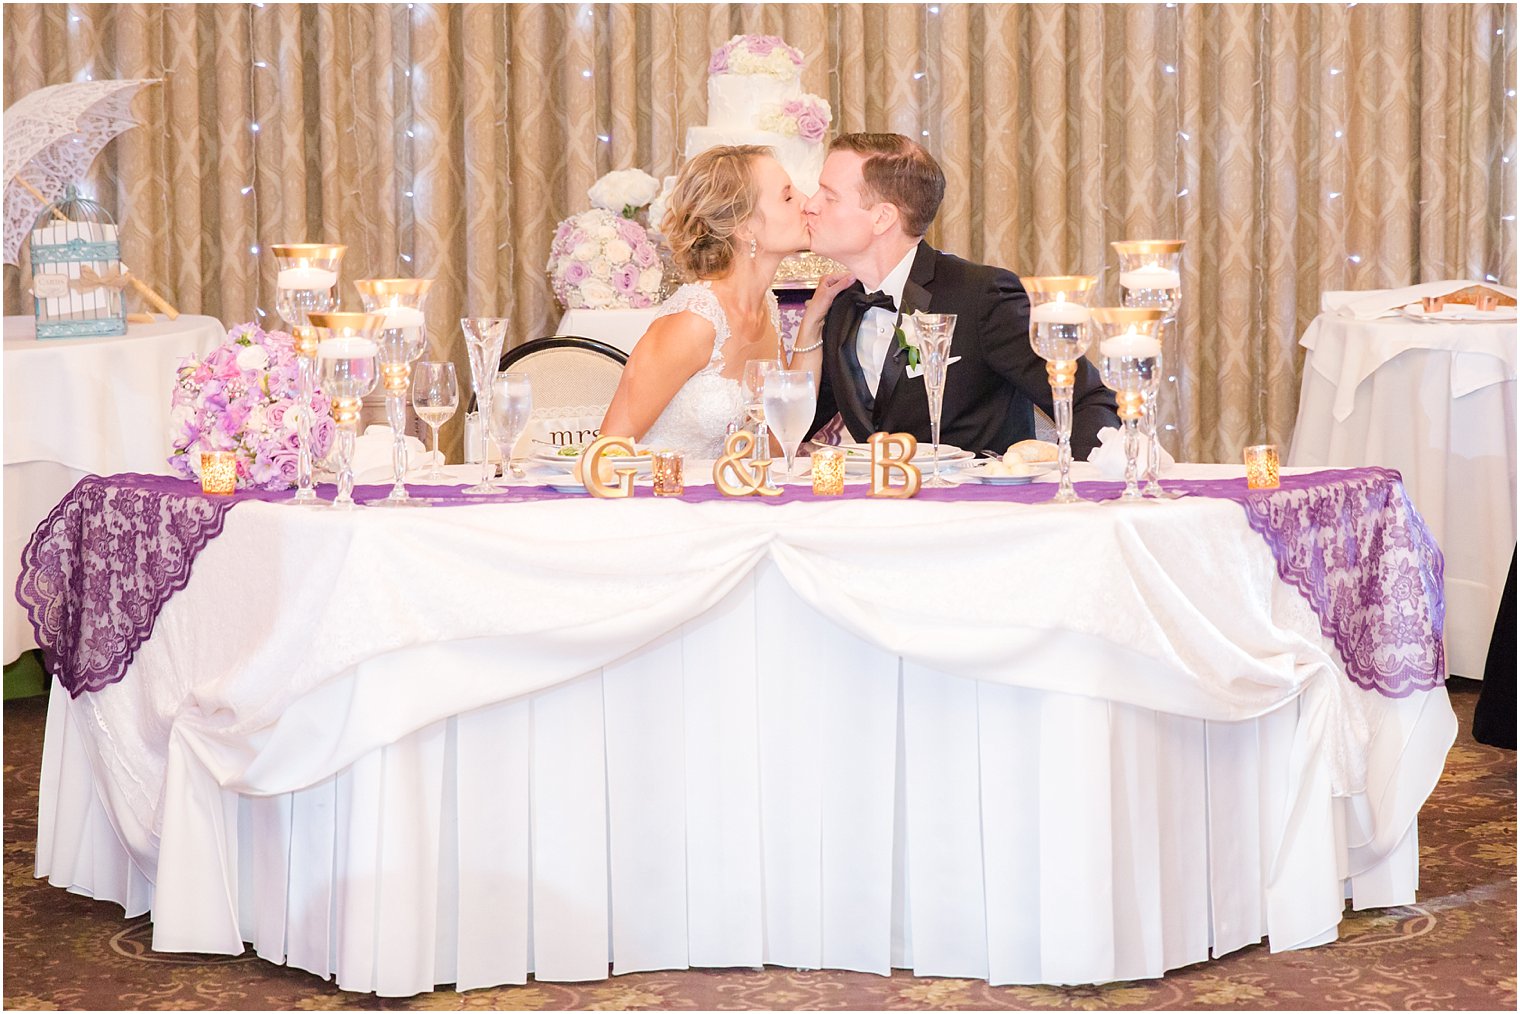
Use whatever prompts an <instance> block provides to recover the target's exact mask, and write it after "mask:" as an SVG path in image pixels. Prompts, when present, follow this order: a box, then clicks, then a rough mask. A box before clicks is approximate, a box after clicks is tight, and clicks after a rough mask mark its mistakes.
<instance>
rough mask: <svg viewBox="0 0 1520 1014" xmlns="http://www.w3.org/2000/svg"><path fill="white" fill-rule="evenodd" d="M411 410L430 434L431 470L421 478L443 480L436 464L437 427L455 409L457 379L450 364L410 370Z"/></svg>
mask: <svg viewBox="0 0 1520 1014" xmlns="http://www.w3.org/2000/svg"><path fill="white" fill-rule="evenodd" d="M412 409H413V410H414V411H415V412H416V413H417V418H418V419H421V420H422V421H423V422H425V423H427V424H428V427H429V428H430V429H432V431H433V467H432V469H431V470H430V471H429V472H428V473H427V475H425V476H424V477H423V478H425V479H429V480H433V481H436V480H438V479H447V478H448V477H449V476H448V473H447V472H445V471H444V470H443V468H442V466H441V465H440V464H439V461H438V427H440V426H442V425H443V424H444V423H446V422H448V421H449V420H450V419H452V418H454V413H455V412H456V411H458V409H459V376H458V374H457V373H455V371H454V364H453V363H435V362H423V363H418V364H417V365H416V367H414V368H413V370H412Z"/></svg>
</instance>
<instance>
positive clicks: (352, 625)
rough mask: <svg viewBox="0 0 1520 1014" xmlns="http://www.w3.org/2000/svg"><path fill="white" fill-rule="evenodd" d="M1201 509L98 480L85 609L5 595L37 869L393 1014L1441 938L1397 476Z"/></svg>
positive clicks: (1223, 476) (1407, 541) (1206, 485)
mask: <svg viewBox="0 0 1520 1014" xmlns="http://www.w3.org/2000/svg"><path fill="white" fill-rule="evenodd" d="M691 471H692V472H696V471H697V469H692V470H691ZM1177 474H1178V475H1179V476H1181V477H1184V478H1191V479H1196V480H1199V483H1198V484H1197V485H1195V486H1193V487H1189V488H1190V491H1191V493H1192V495H1189V496H1187V497H1185V498H1184V499H1180V500H1176V501H1169V502H1165V503H1141V504H1124V503H1118V502H1115V501H1112V500H1109V501H1106V502H1089V503H1084V504H1079V505H1074V506H1071V507H1058V506H1055V505H1052V504H1049V503H1041V502H1035V501H1038V500H1039V499H1041V497H1045V498H1048V495H1049V484H1048V483H1036V484H1034V485H1033V486H1029V487H1016V488H1014V490H1013V491H1010V492H1009V493H1008V495H1007V496H1006V497H1003V496H1002V495H1001V494H1000V493H999V491H997V490H994V489H993V488H992V487H982V488H981V490H980V491H978V492H977V494H976V495H972V496H970V498H969V499H963V500H957V499H955V496H954V493H953V491H934V492H935V493H936V494H939V495H937V496H935V497H927V496H926V497H922V498H920V499H916V500H913V501H905V502H886V501H875V500H867V499H861V498H858V497H857V498H846V499H842V500H813V499H811V498H810V497H808V496H805V495H796V494H794V493H789V495H788V496H787V497H786V498H784V499H785V500H786V501H787V502H783V503H780V504H774V503H761V502H753V501H751V502H732V501H722V502H718V501H714V500H711V499H705V498H703V497H702V495H701V493H700V491H698V492H697V494H696V495H694V496H693V497H692V500H693V501H694V502H684V503H683V502H671V501H664V500H657V499H654V498H652V497H649V496H647V495H640V496H638V497H636V498H634V499H632V500H626V501H616V502H615V501H593V500H589V499H585V498H581V499H575V498H554V497H548V496H542V495H540V493H541V492H542V491H540V490H538V489H524V490H518V491H514V492H513V493H511V494H509V496H510V497H511V499H510V500H508V498H507V497H503V501H504V502H495V503H483V504H476V505H473V506H466V507H443V506H440V507H436V508H433V509H427V510H411V511H382V510H360V511H357V512H353V513H348V514H343V513H338V512H328V511H320V510H318V511H303V510H294V509H289V508H285V507H282V506H278V505H275V504H271V503H267V502H264V501H263V500H261V499H260V498H258V497H250V498H243V499H240V501H239V502H238V503H236V504H235V505H233V506H230V507H229V506H227V504H226V501H222V502H221V506H219V507H204V505H202V506H201V507H195V506H194V505H193V504H190V503H189V502H190V501H200V500H201V499H202V498H200V497H199V495H198V493H194V494H184V495H181V494H179V493H172V494H171V493H162V495H161V491H160V489H159V487H156V486H154V485H153V484H154V483H159V484H160V485H162V484H163V483H166V482H167V480H146V479H145V480H141V481H139V480H133V479H131V478H130V477H123V478H120V479H113V480H104V481H97V482H95V483H94V485H92V486H90V487H89V488H85V487H84V486H82V487H81V489H79V490H76V491H75V494H71V497H78V498H82V499H83V500H84V501H87V503H86V505H85V508H84V509H82V510H81V511H76V512H75V513H74V514H72V515H71V514H69V513H68V512H67V511H65V510H64V509H63V508H62V507H61V508H60V511H58V512H55V517H54V519H50V521H49V523H48V525H45V526H44V529H46V530H47V531H51V532H53V533H54V534H55V535H56V536H57V539H56V540H55V541H54V542H53V543H50V545H52V546H53V549H54V550H58V548H59V547H60V546H62V547H64V549H65V550H66V549H67V545H66V544H67V543H68V539H69V534H68V533H69V532H71V531H74V529H71V528H70V527H69V526H70V525H71V524H74V523H75V522H73V521H70V520H69V518H70V517H78V518H80V519H81V520H80V521H78V524H83V525H86V526H87V527H86V529H85V530H86V533H87V536H86V537H87V538H89V539H100V540H101V541H99V543H98V544H94V545H92V546H91V547H88V548H89V550H90V553H94V554H96V555H94V556H90V555H88V554H86V556H84V557H79V558H78V559H77V560H76V563H77V565H78V568H79V569H78V570H77V573H78V574H79V575H80V580H79V582H78V584H77V586H71V587H75V588H76V591H77V593H78V594H77V595H75V596H74V597H73V598H70V597H69V595H67V594H64V593H63V592H61V591H60V588H61V587H62V585H59V584H58V582H57V581H56V580H54V585H53V586H51V590H49V586H48V580H51V579H50V578H48V575H49V574H50V573H51V574H53V578H56V574H57V573H62V572H63V571H57V570H56V569H55V571H48V570H47V568H46V567H45V566H41V565H39V567H40V569H38V570H34V571H33V572H31V575H30V577H29V576H28V575H26V574H24V575H23V581H22V590H23V598H25V599H26V600H27V601H28V603H29V604H30V605H31V606H32V607H33V608H34V610H35V612H34V614H33V616H34V620H36V621H38V622H40V623H41V624H42V626H43V627H44V628H45V629H46V630H49V631H55V632H58V636H57V637H54V636H53V635H51V634H50V635H48V636H47V637H45V638H44V639H45V640H47V641H49V642H50V643H51V644H52V646H53V648H54V649H55V650H54V653H53V654H51V655H50V656H49V658H50V661H52V662H53V663H55V664H60V663H59V660H64V662H66V664H64V665H62V668H63V669H64V670H66V671H64V672H61V673H60V676H61V678H60V680H59V681H58V682H55V684H54V687H53V690H52V698H51V701H50V706H49V713H48V725H47V732H46V741H45V744H44V757H43V772H42V784H41V791H40V802H39V814H38V842H37V867H36V872H37V875H38V876H45V877H47V878H48V879H49V880H50V882H52V883H53V884H55V885H58V886H60V887H64V888H67V889H69V890H71V891H75V892H77V893H82V894H86V895H89V896H92V897H95V898H100V899H108V900H111V901H114V902H116V903H118V904H120V905H122V906H123V908H124V909H125V910H126V912H127V914H128V915H129V916H136V915H140V914H142V913H144V912H151V913H152V917H153V946H154V947H155V948H156V949H159V950H166V951H199V952H211V953H240V952H241V951H242V950H243V948H244V942H245V941H248V942H251V943H252V945H253V946H254V948H255V949H256V950H257V952H258V953H259V954H260V955H261V956H263V957H264V958H266V959H268V960H270V961H275V962H283V963H288V964H290V965H293V966H296V967H299V968H303V969H308V970H310V971H312V972H315V973H316V974H318V975H322V976H324V977H326V976H336V979H337V982H338V985H339V986H341V987H342V988H344V989H350V990H363V991H374V992H376V993H379V994H382V995H409V994H413V993H416V992H419V991H423V990H429V989H432V988H434V987H435V986H437V985H440V984H453V985H455V986H456V988H458V989H469V988H473V987H480V986H489V985H496V984H502V983H515V982H523V981H525V980H526V978H527V976H528V975H530V974H532V975H535V976H536V977H538V978H540V979H544V980H557V981H569V980H584V979H601V978H605V977H606V976H607V975H608V974H609V965H610V971H611V973H612V974H618V973H623V972H629V971H637V970H646V969H659V968H687V967H697V966H704V967H705V966H757V965H760V964H763V963H770V964H780V965H788V966H794V967H802V968H818V967H828V968H842V969H857V970H865V971H871V972H877V973H881V974H887V973H888V972H889V971H890V970H891V969H892V968H894V967H903V968H910V969H912V970H914V971H915V972H916V973H918V974H921V975H951V976H976V977H979V978H985V979H987V980H989V981H991V982H993V983H1034V982H1044V983H1075V982H1101V981H1108V980H1114V979H1131V978H1142V977H1151V976H1158V975H1161V974H1163V973H1164V972H1165V971H1166V970H1168V969H1170V968H1175V967H1178V966H1181V965H1185V964H1189V963H1192V962H1198V961H1203V960H1207V959H1208V958H1209V957H1210V956H1211V955H1213V956H1217V955H1221V954H1224V953H1228V952H1229V951H1232V950H1235V949H1238V948H1240V947H1244V946H1247V945H1249V944H1252V943H1255V942H1257V941H1259V940H1261V939H1263V938H1265V939H1266V940H1267V941H1268V942H1269V944H1270V946H1271V947H1272V948H1273V950H1284V949H1290V948H1298V947H1307V946H1313V945H1315V944H1319V943H1323V942H1326V941H1328V940H1331V939H1333V938H1334V937H1335V935H1336V926H1337V923H1338V922H1339V920H1340V918H1341V914H1342V911H1343V908H1344V905H1345V903H1346V900H1347V899H1348V898H1349V899H1350V901H1351V903H1352V904H1353V905H1354V906H1356V907H1358V908H1363V907H1369V906H1387V905H1402V904H1408V903H1411V902H1412V901H1413V900H1414V892H1415V888H1416V886H1417V883H1418V868H1417V861H1418V831H1417V821H1416V814H1417V812H1418V810H1419V807H1420V805H1421V804H1422V803H1423V801H1424V800H1425V798H1426V797H1427V795H1428V794H1429V792H1430V790H1431V789H1432V787H1433V786H1434V784H1435V782H1436V779H1437V778H1438V776H1439V774H1440V771H1441V767H1442V764H1443V762H1444V758H1445V754H1446V751H1447V749H1448V747H1449V746H1450V745H1451V742H1452V739H1453V736H1454V735H1455V719H1454V716H1453V714H1452V711H1451V708H1450V705H1449V703H1448V701H1447V698H1446V693H1445V688H1444V686H1443V685H1442V679H1443V677H1444V662H1443V661H1442V659H1441V644H1440V634H1441V615H1440V614H1441V603H1440V591H1439V572H1440V563H1439V554H1438V553H1436V552H1435V551H1434V549H1433V544H1431V543H1430V542H1429V541H1428V539H1427V538H1426V533H1425V532H1424V529H1423V525H1422V524H1421V523H1420V522H1419V519H1418V516H1417V515H1415V514H1414V513H1413V511H1412V510H1410V509H1409V508H1408V502H1407V498H1405V497H1404V494H1403V490H1402V486H1401V485H1400V484H1399V483H1398V480H1397V477H1396V475H1394V474H1393V473H1388V472H1383V471H1380V470H1355V471H1349V472H1325V473H1316V474H1314V475H1309V476H1288V477H1285V480H1284V488H1283V490H1282V491H1280V492H1279V494H1262V495H1256V494H1252V495H1251V496H1247V495H1245V494H1244V493H1243V491H1242V490H1241V487H1243V485H1244V484H1243V481H1242V480H1241V479H1240V478H1239V475H1240V470H1239V469H1238V468H1230V467H1226V466H1187V467H1180V468H1179V469H1178V472H1177ZM1093 475H1094V473H1093V472H1092V471H1090V470H1089V468H1088V466H1085V465H1079V466H1077V471H1076V477H1077V478H1078V479H1079V480H1082V479H1086V478H1090V477H1092V476H1093ZM534 478H535V477H534V476H532V475H530V481H533V480H534ZM1211 482H1212V484H1211ZM1078 488H1079V491H1081V492H1084V493H1085V494H1087V495H1094V496H1096V495H1100V494H1101V495H1104V496H1110V495H1112V494H1113V493H1114V492H1115V488H1114V484H1105V483H1090V482H1082V483H1080V484H1079V487H1078ZM123 491H125V492H123ZM371 492H377V493H380V494H381V495H383V492H384V491H383V490H381V489H379V488H375V489H374V490H372V491H371ZM414 492H423V490H422V489H421V488H420V487H418V488H414ZM641 492H647V491H641ZM1015 494H1017V495H1015ZM1035 494H1037V495H1035ZM92 498H93V499H92ZM1021 498H1022V501H1023V502H1020V501H1021ZM67 503H68V502H67V501H66V504H67ZM171 503H176V504H178V506H177V507H175V508H174V510H175V511H176V512H177V513H174V514H173V516H174V518H175V522H176V525H177V526H178V527H176V528H175V529H174V532H175V538H174V539H170V538H168V537H167V536H165V537H164V538H162V539H158V540H156V541H155V540H153V539H149V540H147V541H146V542H140V543H137V545H139V546H140V547H144V548H140V550H139V553H140V554H141V558H140V559H139V560H138V565H134V564H133V563H132V562H131V561H130V554H129V559H128V562H127V563H126V564H124V565H122V566H121V567H120V568H119V569H116V570H113V569H112V568H113V567H117V565H118V564H120V563H121V560H120V559H119V558H118V557H119V552H118V551H119V550H120V547H122V546H128V545H132V544H133V542H132V532H133V531H139V532H140V531H144V530H148V529H153V527H154V526H155V525H157V524H158V521H157V520H156V519H157V514H156V512H157V511H159V510H160V509H165V510H167V508H166V507H165V506H164V505H166V504H171ZM192 507H193V508H194V509H195V510H200V511H202V513H200V514H198V515H195V516H192V515H191V514H190V511H191V509H192ZM166 516H167V515H166ZM91 518H93V519H95V520H94V521H90V520H89V519H91ZM102 519H104V520H102ZM49 525H50V526H52V527H51V528H49V527H48V526H49ZM90 525H93V526H94V527H89V526H90ZM144 526H146V528H145V527H144ZM47 531H42V530H40V534H44V535H45V534H47ZM102 532H106V533H109V534H110V536H111V537H110V538H101V533H102ZM1337 533H1339V534H1337ZM1347 533H1350V534H1347ZM176 539H177V540H178V541H175V540H176ZM43 541H44V542H45V541H46V540H43ZM39 544H40V543H38V542H36V541H35V540H34V545H39ZM103 546H108V547H109V548H105V549H103V548H101V547H103ZM1316 547H1317V548H1316ZM197 551H198V555H197ZM60 552H61V550H60ZM64 555H67V554H66V553H65V554H64ZM148 556H151V557H152V559H153V560H154V564H153V567H154V568H156V570H154V571H153V573H154V575H155V580H159V581H160V582H161V583H167V585H168V586H169V587H170V589H171V590H172V588H175V587H178V588H180V590H178V591H173V593H172V594H168V595H167V596H166V597H165V598H164V600H163V601H161V602H156V601H149V600H148V598H147V597H146V596H145V595H144V594H142V593H141V587H142V586H141V584H139V585H133V584H131V582H132V581H138V580H139V579H140V578H142V577H143V574H144V573H146V571H144V566H145V565H143V564H142V560H143V559H146V558H147V557H148ZM189 557H193V567H192V566H191V561H190V559H189ZM113 561H114V562H113ZM53 566H54V567H55V568H56V567H61V566H64V564H62V563H59V562H58V561H57V560H55V561H54V564H53ZM150 569H151V568H150ZM113 582H114V583H113ZM64 584H67V582H64ZM101 601H111V602H114V603H115V604H116V606H117V607H118V608H119V609H120V610H125V613H124V614H121V615H126V614H130V622H120V623H116V625H115V626H114V627H113V626H112V625H111V624H112V622H115V621H114V620H113V619H112V617H107V616H105V615H104V612H103V611H102V610H99V609H96V608H94V607H92V606H90V603H92V602H101ZM81 603H83V604H84V605H83V606H82V605H81ZM155 608H156V613H155V612H154V610H155ZM59 610H62V612H61V613H60V612H59ZM70 610H73V612H70ZM112 616H113V617H116V616H118V614H112ZM80 623H83V624H85V629H87V630H88V631H89V636H88V637H74V638H73V640H70V639H69V638H70V635H69V634H67V631H70V630H79V629H81V628H80V627H79V624H80Z"/></svg>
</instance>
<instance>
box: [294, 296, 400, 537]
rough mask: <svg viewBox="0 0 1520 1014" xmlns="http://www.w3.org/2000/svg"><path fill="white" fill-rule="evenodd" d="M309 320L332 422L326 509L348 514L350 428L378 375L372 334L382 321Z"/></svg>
mask: <svg viewBox="0 0 1520 1014" xmlns="http://www.w3.org/2000/svg"><path fill="white" fill-rule="evenodd" d="M310 319H311V324H312V326H313V327H315V328H316V329H317V332H318V335H319V337H320V338H321V339H322V343H321V345H320V346H318V348H317V361H318V362H319V363H320V364H321V369H322V390H323V391H324V392H325V393H326V394H327V396H328V397H329V398H331V399H332V409H333V422H335V423H337V424H338V453H337V464H338V469H337V471H338V495H337V497H336V498H334V500H333V503H332V505H333V508H334V509H336V510H353V509H354V507H355V506H357V505H356V504H355V503H354V430H355V429H356V428H357V426H358V423H359V409H360V406H361V403H362V400H363V398H364V396H365V395H366V394H368V393H369V392H371V391H373V390H374V389H375V381H376V380H377V379H378V377H379V364H378V359H379V355H380V347H379V346H378V345H376V344H375V342H374V337H373V336H374V334H375V332H376V331H378V330H380V327H381V325H382V324H384V322H385V318H384V317H381V316H380V315H379V314H378V313H313V314H311V315H310Z"/></svg>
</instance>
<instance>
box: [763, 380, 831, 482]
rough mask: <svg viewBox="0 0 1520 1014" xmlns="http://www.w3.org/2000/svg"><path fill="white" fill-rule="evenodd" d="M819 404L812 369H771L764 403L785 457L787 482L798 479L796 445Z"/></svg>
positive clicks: (768, 423)
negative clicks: (795, 473) (794, 470)
mask: <svg viewBox="0 0 1520 1014" xmlns="http://www.w3.org/2000/svg"><path fill="white" fill-rule="evenodd" d="M817 401H818V394H817V391H816V389H815V388H814V386H813V371H812V370H771V371H770V372H768V373H767V374H766V375H765V382H764V384H763V386H762V390H761V403H762V405H763V406H764V410H765V420H766V423H767V425H769V426H770V428H771V432H773V433H775V434H776V442H777V443H779V444H780V445H781V453H782V454H783V455H785V456H786V476H785V477H786V478H788V479H790V478H794V477H795V476H794V473H793V468H792V462H793V460H794V459H795V458H796V457H797V446H798V445H799V444H800V443H802V438H803V437H804V436H806V435H807V428H808V426H809V424H811V423H812V421H813V412H814V410H815V409H816V407H817Z"/></svg>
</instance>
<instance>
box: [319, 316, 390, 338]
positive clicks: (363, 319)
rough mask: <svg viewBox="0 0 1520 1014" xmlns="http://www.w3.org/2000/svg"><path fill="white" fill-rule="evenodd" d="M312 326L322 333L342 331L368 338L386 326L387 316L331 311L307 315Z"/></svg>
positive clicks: (333, 336)
mask: <svg viewBox="0 0 1520 1014" xmlns="http://www.w3.org/2000/svg"><path fill="white" fill-rule="evenodd" d="M306 319H307V320H308V321H310V322H311V326H312V327H314V328H317V329H319V330H322V331H328V332H333V331H342V332H345V333H347V334H350V335H363V336H365V337H368V336H369V335H371V334H373V333H375V332H376V331H378V330H380V329H381V328H382V327H384V326H385V315H384V314H380V313H354V312H352V311H347V310H329V311H327V312H326V313H321V312H312V313H308V314H307V315H306ZM323 337H327V338H337V337H339V335H336V334H327V335H325V336H323Z"/></svg>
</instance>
